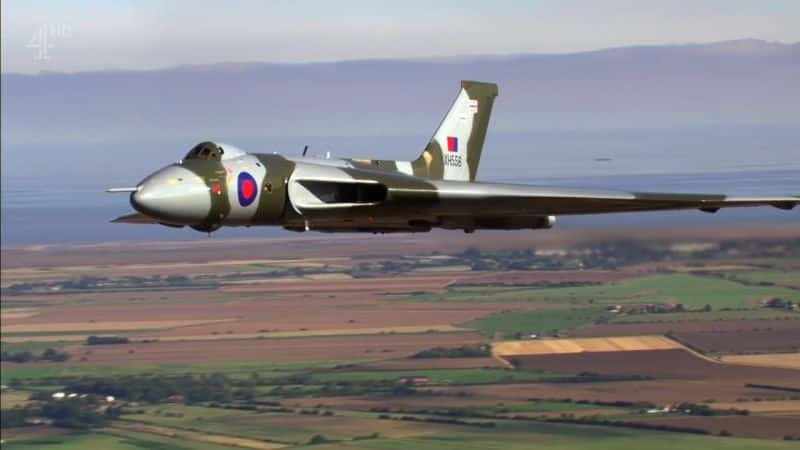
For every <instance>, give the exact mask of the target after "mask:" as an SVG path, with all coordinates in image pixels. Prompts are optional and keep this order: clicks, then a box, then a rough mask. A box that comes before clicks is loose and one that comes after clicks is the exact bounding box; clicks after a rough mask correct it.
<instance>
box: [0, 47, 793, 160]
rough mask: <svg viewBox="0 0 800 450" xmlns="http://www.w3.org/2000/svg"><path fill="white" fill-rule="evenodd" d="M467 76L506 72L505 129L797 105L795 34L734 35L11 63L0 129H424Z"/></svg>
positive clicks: (46, 134) (789, 114) (70, 134)
mask: <svg viewBox="0 0 800 450" xmlns="http://www.w3.org/2000/svg"><path fill="white" fill-rule="evenodd" d="M461 79H479V80H488V81H496V82H498V83H499V84H500V98H499V99H498V102H497V103H496V110H495V111H496V113H495V115H494V117H493V124H492V127H493V129H494V130H498V131H500V130H502V131H541V130H558V129H562V130H564V129H569V130H589V129H592V130H597V129H601V130H602V129H618V128H653V127H658V128H660V127H681V126H705V125H715V126H717V125H722V126H727V125H737V124H787V123H793V122H794V123H797V122H798V121H799V120H798V119H800V115H798V106H797V105H800V44H797V43H796V44H781V43H769V42H764V41H759V40H739V41H729V42H720V43H714V44H706V45H674V46H647V47H628V48H614V49H607V50H600V51H593V52H585V53H575V54H564V55H509V56H477V57H453V58H440V59H427V60H366V61H347V62H336V63H319V64H291V65H282V64H268V63H248V64H215V65H207V66H181V67H176V68H172V69H165V70H157V71H142V72H136V71H115V72H92V73H89V72H84V73H75V74H60V73H44V74H40V75H21V74H3V75H2V115H3V133H2V138H3V142H4V143H9V142H10V143H20V144H24V143H55V142H72V143H75V142H84V141H95V142H97V141H126V140H131V139H136V140H141V141H147V140H156V139H164V138H170V139H176V138H177V139H184V138H186V139H189V140H190V141H193V140H196V139H198V138H201V137H205V136H209V137H219V136H222V137H232V136H241V137H247V138H251V139H252V138H258V137H262V136H297V135H311V136H319V135H381V134H389V135H391V134H407V133H423V134H427V133H428V132H430V131H433V129H434V127H435V126H436V124H437V123H438V121H439V120H440V118H441V116H442V114H443V113H444V111H445V110H446V108H447V106H448V104H449V102H450V101H451V100H452V97H453V96H454V95H455V92H456V89H457V86H458V81H459V80H461Z"/></svg>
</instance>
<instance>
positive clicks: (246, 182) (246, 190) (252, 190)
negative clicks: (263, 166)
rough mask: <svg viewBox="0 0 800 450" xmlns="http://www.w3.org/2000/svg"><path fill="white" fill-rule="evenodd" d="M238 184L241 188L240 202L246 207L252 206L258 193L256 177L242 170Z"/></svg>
mask: <svg viewBox="0 0 800 450" xmlns="http://www.w3.org/2000/svg"><path fill="white" fill-rule="evenodd" d="M237 185H238V188H239V189H238V190H239V204H240V205H242V206H245V207H247V206H250V204H252V203H253V201H255V199H256V195H257V194H258V189H256V180H255V178H253V176H252V175H250V174H249V173H247V172H241V173H240V174H239V180H238V183H237Z"/></svg>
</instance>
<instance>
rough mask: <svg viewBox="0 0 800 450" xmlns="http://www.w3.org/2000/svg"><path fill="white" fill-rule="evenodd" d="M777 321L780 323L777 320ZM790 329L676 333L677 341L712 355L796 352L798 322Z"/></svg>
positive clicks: (799, 341)
mask: <svg viewBox="0 0 800 450" xmlns="http://www.w3.org/2000/svg"><path fill="white" fill-rule="evenodd" d="M778 322H780V321H778ZM784 322H794V323H792V325H794V327H793V328H788V327H787V328H778V329H775V328H773V327H772V326H770V327H767V328H758V330H757V331H756V330H754V329H751V330H732V331H716V332H715V331H712V330H708V331H695V332H678V333H676V337H677V338H678V339H680V341H681V342H685V343H688V344H690V345H692V346H693V347H694V348H698V349H700V350H702V351H704V352H712V353H734V354H735V353H782V352H799V351H800V322H798V321H784Z"/></svg>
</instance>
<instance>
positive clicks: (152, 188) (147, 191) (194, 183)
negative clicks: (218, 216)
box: [131, 166, 211, 225]
mask: <svg viewBox="0 0 800 450" xmlns="http://www.w3.org/2000/svg"><path fill="white" fill-rule="evenodd" d="M131 206H133V207H134V209H136V210H137V211H139V212H140V213H142V214H145V215H147V216H150V217H153V218H155V219H158V220H159V221H162V222H164V223H170V224H177V225H194V224H198V223H201V222H203V220H204V219H205V218H206V216H208V214H209V212H210V210H211V195H210V193H209V190H208V186H206V184H205V183H204V182H203V181H202V180H201V179H199V177H198V176H197V175H195V174H194V173H193V172H191V171H190V170H188V169H184V168H183V167H179V166H169V167H165V168H164V169H161V170H159V171H158V172H156V173H154V174H152V175H150V176H149V177H147V178H145V179H144V181H142V182H141V183H140V184H139V186H138V189H137V190H136V192H134V193H133V194H131Z"/></svg>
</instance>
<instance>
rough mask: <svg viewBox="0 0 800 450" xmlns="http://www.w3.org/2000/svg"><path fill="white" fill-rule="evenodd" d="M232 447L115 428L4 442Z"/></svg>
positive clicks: (69, 448) (21, 445)
mask: <svg viewBox="0 0 800 450" xmlns="http://www.w3.org/2000/svg"><path fill="white" fill-rule="evenodd" d="M231 448H232V447H228V446H222V445H214V444H208V443H204V442H196V441H192V442H187V441H185V440H181V439H175V438H169V437H166V436H156V435H152V434H146V433H137V432H131V431H127V430H117V429H104V430H101V431H99V432H93V433H78V434H73V435H66V436H58V437H51V438H40V439H9V440H8V442H6V443H4V444H3V449H4V450H6V449H11V450H34V449H37V450H40V449H46V450H86V449H98V450H99V449H102V450H173V449H174V450H184V449H185V450H194V449H197V450H230V449H231Z"/></svg>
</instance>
